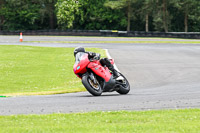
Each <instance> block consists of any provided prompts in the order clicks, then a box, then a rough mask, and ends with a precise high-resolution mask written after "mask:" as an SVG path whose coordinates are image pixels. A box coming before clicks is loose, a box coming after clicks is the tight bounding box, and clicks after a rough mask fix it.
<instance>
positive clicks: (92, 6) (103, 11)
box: [74, 0, 127, 30]
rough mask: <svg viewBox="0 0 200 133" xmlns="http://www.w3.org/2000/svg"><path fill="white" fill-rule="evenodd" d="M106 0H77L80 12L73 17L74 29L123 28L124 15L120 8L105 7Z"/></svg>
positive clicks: (124, 25) (124, 27) (125, 23)
mask: <svg viewBox="0 0 200 133" xmlns="http://www.w3.org/2000/svg"><path fill="white" fill-rule="evenodd" d="M105 1H106V0H98V1H95V0H79V4H80V5H81V6H80V7H79V11H80V14H79V15H77V16H76V17H75V19H76V20H75V27H74V28H76V29H87V30H109V29H116V30H125V29H126V25H127V22H126V17H125V16H124V13H123V12H122V11H121V10H120V9H115V10H112V9H111V8H110V7H105V6H104V3H105Z"/></svg>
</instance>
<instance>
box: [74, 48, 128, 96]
mask: <svg viewBox="0 0 200 133" xmlns="http://www.w3.org/2000/svg"><path fill="white" fill-rule="evenodd" d="M110 62H111V64H114V60H113V59H110ZM73 69H74V73H75V74H76V75H77V76H78V77H79V78H80V79H82V84H83V85H84V86H85V88H86V89H87V90H88V92H90V93H91V94H92V95H93V96H100V95H101V94H102V92H112V91H117V92H118V93H119V94H127V93H128V92H129V91H130V85H129V82H128V80H127V79H126V78H125V77H124V76H123V75H122V74H121V73H120V72H117V71H116V70H115V71H116V72H117V74H118V75H117V77H114V76H113V74H112V72H111V71H110V70H109V69H108V67H106V66H102V64H101V63H100V61H99V60H98V59H95V58H92V59H89V58H88V54H87V53H83V52H82V53H81V52H80V53H77V55H76V59H75V64H74V67H73Z"/></svg>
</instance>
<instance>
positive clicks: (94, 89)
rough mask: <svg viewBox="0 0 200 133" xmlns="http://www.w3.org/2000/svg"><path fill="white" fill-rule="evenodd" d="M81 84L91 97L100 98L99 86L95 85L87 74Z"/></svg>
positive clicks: (100, 90) (100, 89)
mask: <svg viewBox="0 0 200 133" xmlns="http://www.w3.org/2000/svg"><path fill="white" fill-rule="evenodd" d="M82 84H83V85H84V86H85V88H86V89H87V91H88V92H89V93H91V94H92V95H93V96H100V95H101V94H102V92H103V91H102V88H101V85H100V84H99V83H98V81H97V83H96V84H95V83H94V82H93V81H92V79H90V76H89V75H88V74H86V75H84V76H83V77H82Z"/></svg>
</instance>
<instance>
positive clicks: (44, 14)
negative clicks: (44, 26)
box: [38, 0, 57, 29]
mask: <svg viewBox="0 0 200 133" xmlns="http://www.w3.org/2000/svg"><path fill="white" fill-rule="evenodd" d="M38 3H39V4H40V6H41V8H40V10H39V12H40V14H41V22H42V23H46V21H45V19H48V21H49V22H48V24H49V27H50V29H54V28H55V25H56V22H55V21H56V15H55V14H56V12H55V4H56V3H57V0H39V1H38Z"/></svg>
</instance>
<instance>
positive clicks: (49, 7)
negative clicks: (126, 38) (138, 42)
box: [0, 0, 200, 32]
mask: <svg viewBox="0 0 200 133" xmlns="http://www.w3.org/2000/svg"><path fill="white" fill-rule="evenodd" d="M47 29H62V30H66V29H78V30H123V31H125V30H127V31H146V32H148V31H161V32H200V0H0V31H1V30H8V31H14V30H47Z"/></svg>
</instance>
